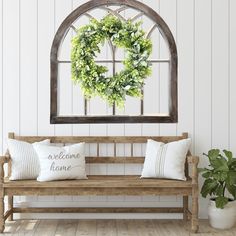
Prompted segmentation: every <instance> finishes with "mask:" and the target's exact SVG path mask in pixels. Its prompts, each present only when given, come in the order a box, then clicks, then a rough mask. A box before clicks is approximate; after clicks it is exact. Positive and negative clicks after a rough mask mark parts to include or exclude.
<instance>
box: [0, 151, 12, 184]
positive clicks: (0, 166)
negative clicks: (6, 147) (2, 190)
mask: <svg viewBox="0 0 236 236" xmlns="http://www.w3.org/2000/svg"><path fill="white" fill-rule="evenodd" d="M10 160H11V158H10V156H9V154H8V152H7V153H6V154H5V155H4V156H0V185H1V184H2V183H3V181H4V176H5V172H4V164H5V163H9V162H10Z"/></svg>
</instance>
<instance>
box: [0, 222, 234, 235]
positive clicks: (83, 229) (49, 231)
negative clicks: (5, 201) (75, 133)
mask: <svg viewBox="0 0 236 236" xmlns="http://www.w3.org/2000/svg"><path fill="white" fill-rule="evenodd" d="M70 221H71V222H72V224H73V225H74V224H77V230H76V232H75V233H74V230H73V232H72V230H71V235H70V236H96V235H97V233H96V232H97V229H98V228H97V223H98V222H99V223H98V224H100V225H108V226H109V225H112V227H114V230H116V232H117V234H116V235H117V236H144V235H153V233H155V234H154V235H155V236H190V235H191V236H193V235H196V234H193V233H190V232H189V227H188V224H186V223H185V222H183V221H182V220H160V219H158V220H109V223H106V221H107V220H17V221H7V222H6V230H5V231H6V233H5V234H0V235H8V236H20V235H22V236H23V235H40V236H42V235H50V236H59V235H63V234H59V233H58V228H59V229H60V232H68V230H69V228H70V226H69V225H70V223H69V222H70ZM112 221H113V222H114V223H113V222H112ZM27 228H28V229H27ZM71 228H74V226H73V227H71ZM99 230H100V229H99ZM151 230H153V232H152V231H151ZM103 232H104V235H107V234H108V233H107V232H110V229H109V227H108V228H107V230H106V228H105V227H104V229H103ZM147 232H149V233H150V234H147ZM24 233H26V234H24ZM197 235H200V236H213V235H214V236H235V235H236V225H235V226H234V227H233V228H231V229H229V230H217V229H213V228H211V227H210V226H209V222H208V220H200V224H199V233H198V234H197Z"/></svg>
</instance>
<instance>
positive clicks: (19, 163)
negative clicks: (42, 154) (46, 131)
mask: <svg viewBox="0 0 236 236" xmlns="http://www.w3.org/2000/svg"><path fill="white" fill-rule="evenodd" d="M7 144H8V150H9V153H10V155H11V160H12V167H11V176H10V180H20V179H36V178H37V177H38V175H39V170H40V166H39V160H38V156H37V153H36V152H35V150H34V146H36V145H38V144H43V145H50V140H49V139H46V140H44V141H41V142H36V143H33V144H31V143H27V142H23V141H19V140H16V139H8V141H7Z"/></svg>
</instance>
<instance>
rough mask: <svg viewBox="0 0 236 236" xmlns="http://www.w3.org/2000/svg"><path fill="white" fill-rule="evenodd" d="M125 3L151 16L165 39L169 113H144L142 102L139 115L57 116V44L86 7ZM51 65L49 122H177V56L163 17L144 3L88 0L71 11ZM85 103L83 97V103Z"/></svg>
mask: <svg viewBox="0 0 236 236" xmlns="http://www.w3.org/2000/svg"><path fill="white" fill-rule="evenodd" d="M114 5H118V6H119V5H124V6H127V7H129V8H133V9H136V10H139V11H141V12H143V13H144V14H145V15H146V16H148V17H149V18H150V19H151V20H153V21H154V22H155V23H156V25H157V27H158V29H159V31H160V32H161V34H162V36H163V38H164V40H165V41H166V43H167V46H168V49H169V53H170V61H169V80H170V83H169V88H168V91H169V98H168V99H169V113H168V115H161V114H158V115H155V116H154V115H151V116H150V115H149V116H147V115H143V114H142V110H143V108H142V105H141V115H138V116H137V115H136V116H135V115H134V116H131V115H115V114H114V109H113V115H104V116H97V115H87V114H86V113H85V115H83V116H60V115H58V65H59V63H60V61H59V60H58V52H59V49H60V46H61V44H62V42H63V40H64V38H65V36H66V34H67V32H68V30H69V29H70V28H71V27H73V23H74V22H75V21H76V20H77V19H78V18H79V17H80V16H81V15H83V14H86V13H87V12H88V11H90V10H92V9H95V8H99V7H102V6H114ZM50 68H51V75H50V76H51V97H50V123H51V124H80V123H81V124H82V123H176V122H177V121H178V99H177V98H178V90H177V72H178V56H177V48H176V44H175V40H174V37H173V35H172V33H171V31H170V29H169V27H168V25H167V24H166V23H165V21H164V20H163V19H162V18H161V17H160V16H159V14H158V13H157V12H155V11H154V10H153V9H152V8H150V7H148V6H147V5H145V4H143V3H141V2H138V1H136V0H92V1H89V2H87V3H85V4H83V5H81V6H79V7H78V8H77V9H75V10H74V11H73V12H72V13H70V14H69V15H68V16H67V17H66V19H65V20H64V21H63V22H62V24H61V25H60V27H59V28H58V30H57V32H56V34H55V37H54V40H53V43H52V47H51V55H50ZM86 105H87V103H86V101H85V106H86Z"/></svg>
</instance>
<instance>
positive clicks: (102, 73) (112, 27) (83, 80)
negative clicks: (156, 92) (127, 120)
mask: <svg viewBox="0 0 236 236" xmlns="http://www.w3.org/2000/svg"><path fill="white" fill-rule="evenodd" d="M140 24H141V22H138V23H132V22H131V21H130V20H128V21H121V20H120V19H119V18H117V17H114V16H111V15H108V16H106V17H104V18H103V19H101V20H100V21H98V20H96V19H92V20H91V21H90V23H89V24H87V25H85V26H83V27H81V28H79V29H78V30H77V34H76V35H75V37H73V39H72V51H71V63H72V80H73V81H75V82H78V83H79V84H80V87H81V89H82V91H83V94H84V96H85V97H86V98H91V97H94V96H100V97H101V98H103V99H105V100H106V101H108V103H109V105H112V104H114V103H115V104H116V105H117V106H119V107H122V106H123V105H124V101H125V97H126V95H129V96H132V97H142V92H141V91H142V87H143V85H144V79H145V78H146V77H147V76H148V75H150V73H151V65H150V63H149V62H148V60H147V59H148V57H149V55H150V54H151V51H152V43H151V40H149V39H147V38H145V36H144V35H145V33H144V31H143V30H142V29H140ZM107 39H110V40H111V42H112V44H113V45H115V46H116V47H121V48H124V49H125V52H126V57H125V59H124V61H123V64H124V69H123V70H122V71H120V72H119V73H115V75H114V76H108V77H106V72H107V71H108V69H107V67H105V66H102V65H98V64H96V62H95V59H94V58H95V57H96V54H97V53H99V52H100V49H99V45H101V44H104V42H105V40H107Z"/></svg>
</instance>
